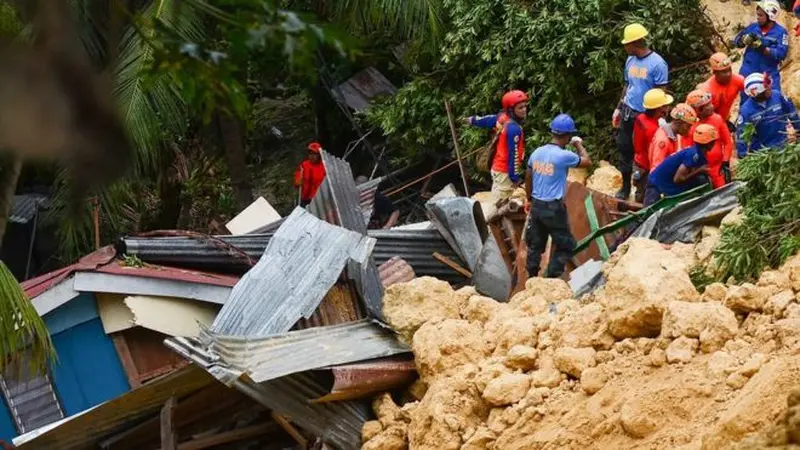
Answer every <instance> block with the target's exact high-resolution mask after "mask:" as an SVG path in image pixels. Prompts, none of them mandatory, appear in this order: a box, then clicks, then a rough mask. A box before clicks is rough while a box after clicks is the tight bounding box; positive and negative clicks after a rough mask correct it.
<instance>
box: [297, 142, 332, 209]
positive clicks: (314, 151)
mask: <svg viewBox="0 0 800 450" xmlns="http://www.w3.org/2000/svg"><path fill="white" fill-rule="evenodd" d="M320 151H322V146H321V145H319V143H318V142H312V143H310V144H308V159H306V160H305V161H303V162H302V163H300V166H299V167H298V168H297V170H296V171H295V173H294V185H295V187H298V188H300V206H303V207H305V206H307V205H308V204H309V203H311V200H312V199H314V196H315V195H316V194H317V190H318V189H319V187H320V186H321V185H322V181H323V180H324V179H325V165H324V164H322V155H321V154H320Z"/></svg>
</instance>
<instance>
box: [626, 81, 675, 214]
mask: <svg viewBox="0 0 800 450" xmlns="http://www.w3.org/2000/svg"><path fill="white" fill-rule="evenodd" d="M673 100H674V99H673V98H672V96H671V95H667V93H666V92H664V91H663V90H662V89H658V88H656V89H650V90H649V91H647V93H645V94H644V103H643V105H644V109H645V111H644V112H643V113H641V114H639V115H638V116H636V119H635V120H634V122H633V184H634V185H635V186H636V201H637V202H638V203H641V202H642V201H643V200H644V190H645V188H646V187H647V174H648V173H649V172H650V143H651V142H652V141H653V136H654V135H655V134H656V130H658V128H659V126H660V125H659V122H661V121H662V119H663V118H664V117H665V116H666V115H667V111H669V105H671V104H672V102H673Z"/></svg>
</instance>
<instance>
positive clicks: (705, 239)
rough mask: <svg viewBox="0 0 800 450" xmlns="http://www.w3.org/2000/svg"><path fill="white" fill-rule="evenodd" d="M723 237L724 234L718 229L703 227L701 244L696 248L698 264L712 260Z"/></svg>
mask: <svg viewBox="0 0 800 450" xmlns="http://www.w3.org/2000/svg"><path fill="white" fill-rule="evenodd" d="M721 235H722V233H721V232H720V229H719V228H717V227H708V226H706V227H703V232H702V234H701V237H700V242H698V243H697V245H695V247H694V251H695V255H696V258H697V261H698V262H706V261H709V260H710V259H711V258H712V256H713V254H714V249H715V248H716V247H717V244H719V239H720V236H721Z"/></svg>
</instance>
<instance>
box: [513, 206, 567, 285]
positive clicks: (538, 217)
mask: <svg viewBox="0 0 800 450" xmlns="http://www.w3.org/2000/svg"><path fill="white" fill-rule="evenodd" d="M548 236H550V237H552V238H553V245H552V247H551V251H550V263H549V264H548V265H547V271H546V272H545V276H546V277H547V278H558V277H560V276H561V274H563V273H564V269H565V268H566V266H567V262H569V260H570V259H571V258H572V252H573V250H575V239H574V238H573V237H572V233H571V232H570V231H569V219H568V217H567V207H566V206H565V205H564V202H563V201H561V200H554V201H551V202H543V201H541V200H533V202H532V204H531V212H530V216H529V217H528V228H526V229H525V240H526V241H527V242H528V260H527V261H526V269H528V276H529V277H535V276H537V275H538V274H539V267H540V264H541V262H542V253H543V252H544V250H545V248H546V247H547V237H548Z"/></svg>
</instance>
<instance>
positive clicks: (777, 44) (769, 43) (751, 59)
mask: <svg viewBox="0 0 800 450" xmlns="http://www.w3.org/2000/svg"><path fill="white" fill-rule="evenodd" d="M748 34H754V35H756V36H759V37H760V39H761V45H762V46H765V47H767V48H768V49H769V50H768V54H767V55H764V54H762V53H761V49H760V48H759V49H755V48H750V47H747V49H746V50H745V51H744V60H743V61H742V68H741V69H739V73H740V74H742V76H745V77H747V76H748V75H750V74H751V73H763V72H766V73H768V74H769V76H770V77H772V86H773V88H774V89H778V90H780V89H781V74H780V72H779V71H778V66H779V65H780V63H781V61H783V59H784V58H786V53H787V52H788V51H789V34H788V33H787V32H786V28H784V27H783V26H781V25H780V24H778V23H775V22H773V23H772V27H770V29H769V31H767V33H766V34H764V33H762V32H761V27H760V26H759V25H758V22H754V23H751V24H750V25H748V26H747V28H745V29H744V30H742V31H740V32H739V34H737V35H736V37H734V38H733V42H734V44H736V45H737V46H738V45H741V41H742V38H744V37H745V35H748Z"/></svg>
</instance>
